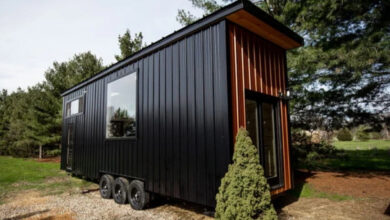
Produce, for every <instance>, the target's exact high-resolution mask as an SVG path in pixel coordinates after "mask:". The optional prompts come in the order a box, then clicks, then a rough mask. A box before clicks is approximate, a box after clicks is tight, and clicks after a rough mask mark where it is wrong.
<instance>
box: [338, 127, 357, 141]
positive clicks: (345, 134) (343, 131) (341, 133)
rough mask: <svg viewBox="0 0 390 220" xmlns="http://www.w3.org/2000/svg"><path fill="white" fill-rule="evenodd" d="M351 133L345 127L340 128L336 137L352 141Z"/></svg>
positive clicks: (340, 139)
mask: <svg viewBox="0 0 390 220" xmlns="http://www.w3.org/2000/svg"><path fill="white" fill-rule="evenodd" d="M352 138H353V137H352V134H351V132H350V131H349V130H348V129H347V128H342V129H340V131H339V132H338V133H337V139H338V140H339V141H352Z"/></svg>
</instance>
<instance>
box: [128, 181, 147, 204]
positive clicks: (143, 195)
mask: <svg viewBox="0 0 390 220" xmlns="http://www.w3.org/2000/svg"><path fill="white" fill-rule="evenodd" d="M129 202H130V205H131V207H132V208H133V209H135V210H142V209H144V207H145V206H146V205H147V204H148V203H149V193H147V192H145V189H144V183H143V182H141V181H139V180H133V181H131V183H130V187H129Z"/></svg>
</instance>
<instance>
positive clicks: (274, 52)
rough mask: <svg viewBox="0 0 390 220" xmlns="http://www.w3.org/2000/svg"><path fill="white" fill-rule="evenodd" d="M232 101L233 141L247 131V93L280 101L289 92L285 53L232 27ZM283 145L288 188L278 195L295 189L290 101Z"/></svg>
mask: <svg viewBox="0 0 390 220" xmlns="http://www.w3.org/2000/svg"><path fill="white" fill-rule="evenodd" d="M228 27H229V47H230V69H231V74H230V75H231V81H230V82H231V88H232V89H231V99H232V110H233V111H232V115H233V117H232V120H233V134H234V135H233V137H235V135H236V134H237V131H238V129H239V128H240V127H246V120H245V90H250V91H255V92H259V93H263V94H266V95H270V96H275V97H278V95H279V92H282V93H283V94H285V91H286V68H285V66H286V58H285V53H286V52H285V50H284V49H282V48H280V47H278V46H276V45H274V44H272V43H270V42H268V41H266V40H264V39H262V38H260V37H258V36H257V35H255V34H254V33H252V32H250V31H248V30H246V29H244V28H242V27H240V26H238V25H236V24H233V23H229V26H228ZM279 105H280V118H281V134H282V137H281V142H282V149H283V168H284V169H283V172H284V173H283V175H284V180H285V181H284V186H283V187H281V188H279V189H276V190H273V191H272V192H271V193H272V194H278V193H281V192H284V191H286V190H288V189H291V185H292V182H291V172H290V157H289V155H290V154H289V139H288V137H289V133H288V132H289V131H288V114H287V105H288V103H287V102H286V101H283V100H280V104H279Z"/></svg>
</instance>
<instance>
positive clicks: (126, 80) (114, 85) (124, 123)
mask: <svg viewBox="0 0 390 220" xmlns="http://www.w3.org/2000/svg"><path fill="white" fill-rule="evenodd" d="M136 93H137V73H136V72H134V73H131V74H129V75H126V76H124V77H122V78H119V79H117V80H115V81H112V82H110V83H108V84H107V109H106V111H107V113H106V117H107V119H106V137H107V138H130V137H135V136H136V109H137V108H136V105H137V97H136Z"/></svg>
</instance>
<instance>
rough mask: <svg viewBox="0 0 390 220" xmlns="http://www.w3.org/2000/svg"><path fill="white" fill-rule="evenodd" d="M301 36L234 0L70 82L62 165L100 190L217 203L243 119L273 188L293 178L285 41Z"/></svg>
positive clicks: (140, 202)
mask: <svg viewBox="0 0 390 220" xmlns="http://www.w3.org/2000/svg"><path fill="white" fill-rule="evenodd" d="M302 44H303V39H302V38H301V37H300V36H299V35H297V34H296V33H294V32H293V31H291V30H290V29H288V28H287V27H285V26H283V25H282V24H281V23H279V22H278V21H276V20H275V19H273V18H272V17H270V16H269V15H268V14H266V13H265V12H263V11H262V10H261V9H259V8H258V7H256V6H255V5H254V4H252V3H251V2H249V1H246V0H240V1H237V2H234V3H232V4H230V5H227V6H226V7H223V8H221V9H220V10H218V11H216V12H215V13H213V14H210V15H208V16H206V17H204V18H202V19H200V20H198V21H196V22H195V23H193V24H191V25H188V26H186V27H184V28H182V29H180V30H179V31H176V32H174V33H172V34H170V35H168V36H166V37H164V38H162V39H161V40H159V41H157V42H155V43H153V44H151V45H149V46H147V47H146V48H144V49H142V50H140V51H138V52H137V53H135V54H133V55H131V56H130V57H127V58H126V59H124V60H123V61H120V62H118V63H115V64H113V65H111V66H110V67H108V68H106V69H105V70H103V71H101V72H99V73H97V74H96V75H94V76H93V77H91V78H89V79H86V80H84V81H82V82H80V83H79V84H77V85H75V86H73V87H72V88H69V89H68V90H66V91H65V92H64V93H63V94H62V96H63V109H64V111H63V125H62V132H63V135H62V154H61V169H63V170H66V171H67V172H69V173H72V174H74V175H76V176H82V177H85V178H87V179H90V180H96V181H99V183H100V194H101V196H102V197H103V198H111V197H113V198H114V200H115V202H117V203H120V204H122V203H125V202H127V201H129V203H130V204H131V206H132V207H133V208H134V209H143V208H144V207H145V205H146V204H147V203H148V201H149V198H150V196H151V195H160V196H165V197H170V198H176V199H180V200H184V201H189V202H193V203H197V204H201V205H205V206H209V207H215V195H216V193H217V191H218V187H219V185H220V181H221V178H222V177H223V176H224V174H225V173H226V171H227V168H228V165H229V164H230V163H231V161H232V155H233V151H234V139H235V135H236V133H237V131H238V129H239V128H240V127H245V128H246V129H247V130H248V131H249V133H250V136H251V138H252V140H253V142H254V144H255V145H256V147H257V148H258V149H259V153H260V161H261V164H262V166H263V167H264V174H265V176H266V178H267V180H268V183H269V184H270V186H271V190H272V191H271V194H272V195H278V194H280V193H282V192H285V191H287V190H289V189H291V188H292V187H293V179H292V171H291V165H290V150H289V148H290V142H291V141H290V130H289V110H288V109H289V108H288V105H289V104H288V98H286V97H287V96H288V79H287V68H286V51H287V50H289V49H293V48H297V47H299V46H301V45H302Z"/></svg>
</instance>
